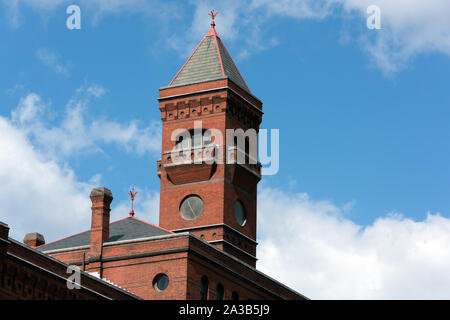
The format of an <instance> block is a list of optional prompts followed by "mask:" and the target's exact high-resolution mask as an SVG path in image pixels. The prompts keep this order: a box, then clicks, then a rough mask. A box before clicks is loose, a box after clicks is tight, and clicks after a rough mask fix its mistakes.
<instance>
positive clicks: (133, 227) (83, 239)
mask: <svg viewBox="0 0 450 320" xmlns="http://www.w3.org/2000/svg"><path fill="white" fill-rule="evenodd" d="M171 233H172V232H170V231H168V230H165V229H162V228H160V227H157V226H155V225H152V224H150V223H147V222H144V221H141V220H139V219H137V218H135V217H128V218H125V219H122V220H118V221H115V222H112V223H110V224H109V241H108V242H115V241H122V240H132V239H139V238H147V237H154V236H161V235H166V234H171ZM90 237H91V231H90V230H88V231H84V232H81V233H78V234H75V235H73V236H69V237H67V238H63V239H60V240H57V241H54V242H50V243H47V244H44V245H42V246H39V247H37V248H36V249H37V250H39V251H42V252H45V251H49V250H57V249H65V248H72V247H80V246H88V245H89V242H90Z"/></svg>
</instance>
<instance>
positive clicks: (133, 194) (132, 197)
mask: <svg viewBox="0 0 450 320" xmlns="http://www.w3.org/2000/svg"><path fill="white" fill-rule="evenodd" d="M137 194H138V193H137V192H134V185H133V186H132V188H131V191H130V193H129V194H128V195H129V196H130V198H131V211H130V216H134V210H133V205H134V197H136V195H137Z"/></svg>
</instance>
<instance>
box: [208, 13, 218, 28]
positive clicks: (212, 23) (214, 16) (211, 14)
mask: <svg viewBox="0 0 450 320" xmlns="http://www.w3.org/2000/svg"><path fill="white" fill-rule="evenodd" d="M218 14H219V13H218V12H215V11H214V9H213V10H211V13H210V14H209V16H210V17H211V19H212V22H211V26H212V27H214V26H215V25H216V24H215V23H214V19H215V18H216V16H217V15H218Z"/></svg>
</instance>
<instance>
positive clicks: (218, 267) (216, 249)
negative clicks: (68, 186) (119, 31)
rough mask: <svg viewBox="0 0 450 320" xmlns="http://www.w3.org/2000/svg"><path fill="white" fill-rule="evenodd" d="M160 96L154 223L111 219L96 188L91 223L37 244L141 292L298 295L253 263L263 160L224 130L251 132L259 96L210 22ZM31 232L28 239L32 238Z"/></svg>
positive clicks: (152, 295) (106, 194) (102, 191)
mask: <svg viewBox="0 0 450 320" xmlns="http://www.w3.org/2000/svg"><path fill="white" fill-rule="evenodd" d="M158 101H159V110H160V111H161V119H162V122H163V134H162V154H161V159H160V160H159V161H158V163H157V174H158V176H159V177H160V179H161V189H160V216H159V224H160V226H155V225H152V224H149V223H147V222H144V221H142V220H140V219H138V218H136V217H134V216H133V215H130V216H128V217H126V218H124V219H122V220H119V221H115V222H110V219H109V213H110V204H111V201H112V200H113V195H112V193H111V191H110V190H108V189H106V188H97V189H94V190H92V192H91V195H90V197H91V201H92V226H91V229H90V230H87V231H84V232H81V233H79V234H76V235H73V236H69V237H67V238H64V239H61V240H58V241H55V242H52V243H48V244H44V245H40V246H37V249H36V250H35V251H39V252H41V253H43V254H45V255H47V256H51V257H52V258H53V259H58V260H59V261H63V262H64V263H67V264H70V265H75V266H78V267H79V268H80V269H82V270H84V271H86V272H89V273H92V272H95V273H97V274H99V275H100V277H101V278H104V279H108V280H110V281H112V282H113V283H115V284H117V285H118V286H120V287H121V288H124V289H126V290H128V291H130V292H132V293H133V294H135V295H137V296H139V297H142V298H144V299H218V300H221V299H233V300H237V299H245V300H247V299H305V297H304V296H302V295H301V294H299V293H297V292H296V291H294V290H292V289H290V288H288V287H287V286H285V285H283V284H281V283H280V282H278V281H276V280H274V279H272V278H270V277H269V276H267V275H265V274H263V273H261V272H260V271H258V270H257V269H256V262H257V255H256V252H257V242H256V231H257V230H256V222H257V184H258V182H259V180H260V179H261V164H260V163H259V162H257V161H256V160H255V159H256V158H257V156H256V155H255V153H254V152H253V151H254V149H253V147H254V141H252V136H251V135H249V134H248V135H247V134H244V135H238V134H236V133H235V134H234V135H229V134H228V132H227V130H236V129H242V130H243V132H244V133H248V132H251V131H252V130H253V132H255V133H257V132H258V130H259V125H260V123H261V120H262V115H263V112H262V102H261V101H260V100H259V99H258V98H256V97H255V96H254V95H253V94H252V93H251V91H250V89H249V88H248V86H247V84H246V83H245V81H244V79H243V77H242V76H241V74H240V73H239V71H238V69H237V67H236V65H235V64H234V62H233V60H232V58H231V56H230V54H229V53H228V51H227V50H226V48H225V46H224V44H223V43H222V40H221V39H220V37H219V36H218V35H217V33H216V31H215V28H214V22H213V23H212V24H211V29H210V31H209V32H208V33H207V34H206V36H205V37H204V38H203V40H202V41H201V42H200V44H199V45H198V46H197V48H196V49H195V50H194V52H193V53H192V55H191V56H190V57H189V59H188V60H187V61H186V63H185V64H184V65H183V66H182V68H181V69H180V71H179V72H178V73H177V74H176V75H175V77H174V78H173V80H172V81H171V83H170V84H169V85H168V86H167V87H163V88H161V89H160V90H159V99H158ZM199 124H201V128H199V126H198V125H199ZM234 132H237V131H234ZM241 158H243V159H244V160H245V162H244V163H242V161H239V159H241ZM218 159H223V161H218ZM211 160H213V161H211ZM33 239H34V243H33ZM36 239H37V237H36V236H34V237H33V236H31V239H28V240H27V239H26V240H27V241H28V243H29V244H30V245H31V246H36V245H37V243H36V241H35V240H36Z"/></svg>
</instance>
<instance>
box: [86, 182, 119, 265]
mask: <svg viewBox="0 0 450 320" xmlns="http://www.w3.org/2000/svg"><path fill="white" fill-rule="evenodd" d="M112 200H113V196H112V193H111V191H110V190H108V189H106V188H105V187H102V188H95V189H93V190H92V191H91V201H92V222H91V242H90V248H89V260H90V261H100V258H101V255H102V248H103V242H105V241H108V239H109V212H110V211H111V209H110V204H111V201H112Z"/></svg>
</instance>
